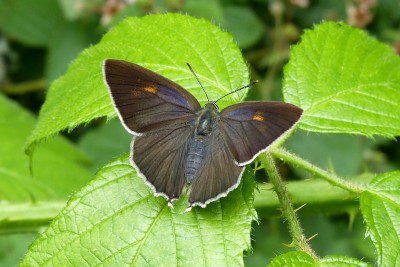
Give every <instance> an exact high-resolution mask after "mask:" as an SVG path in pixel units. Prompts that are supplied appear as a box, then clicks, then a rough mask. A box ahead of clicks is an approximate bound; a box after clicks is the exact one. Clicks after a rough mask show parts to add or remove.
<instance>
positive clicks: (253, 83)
mask: <svg viewBox="0 0 400 267" xmlns="http://www.w3.org/2000/svg"><path fill="white" fill-rule="evenodd" d="M256 83H258V80H255V81H254V82H251V83H250V84H248V85H245V86H243V87H240V88H239V89H236V90H234V91H232V92H229V93H227V94H226V95H223V96H221V97H220V98H218V99H217V100H215V101H214V103H217V102H218V101H220V100H221V99H222V98H224V97H226V96H228V95H230V94H233V93H236V92H237V91H240V90H243V89H246V88H249V87H252V86H253V85H255V84H256Z"/></svg>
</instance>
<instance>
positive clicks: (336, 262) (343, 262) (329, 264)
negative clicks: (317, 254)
mask: <svg viewBox="0 0 400 267" xmlns="http://www.w3.org/2000/svg"><path fill="white" fill-rule="evenodd" d="M324 266H326V267H343V266H346V267H367V266H371V265H369V264H368V263H365V262H362V261H360V260H357V259H354V258H351V257H346V256H327V257H325V258H323V259H322V260H321V267H324Z"/></svg>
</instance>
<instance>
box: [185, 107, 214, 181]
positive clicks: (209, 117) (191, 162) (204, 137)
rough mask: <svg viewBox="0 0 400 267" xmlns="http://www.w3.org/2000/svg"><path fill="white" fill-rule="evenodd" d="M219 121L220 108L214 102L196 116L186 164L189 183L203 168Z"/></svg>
mask: <svg viewBox="0 0 400 267" xmlns="http://www.w3.org/2000/svg"><path fill="white" fill-rule="evenodd" d="M218 119H219V112H218V107H217V105H216V104H214V103H213V102H209V103H207V104H206V105H205V106H204V107H203V108H202V109H201V110H199V112H197V114H196V121H195V132H194V135H193V138H192V140H191V143H190V144H189V151H188V155H187V158H186V162H185V176H186V180H187V182H188V183H190V182H192V180H193V178H194V177H195V176H196V173H197V171H198V170H199V168H200V167H201V164H202V162H203V159H204V156H205V154H206V152H207V150H206V149H207V147H208V145H207V144H208V142H209V138H210V135H211V133H212V132H213V131H214V129H215V127H216V124H217V121H218Z"/></svg>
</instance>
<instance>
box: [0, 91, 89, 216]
mask: <svg viewBox="0 0 400 267" xmlns="http://www.w3.org/2000/svg"><path fill="white" fill-rule="evenodd" d="M0 118H1V119H0V129H1V131H0V140H1V142H0V155H2V156H1V157H0V200H7V201H9V202H18V203H23V202H25V203H26V202H28V203H30V202H32V200H36V201H39V200H48V199H66V197H67V196H68V195H69V194H71V192H72V191H74V190H77V189H79V188H80V187H81V186H83V185H84V184H86V182H87V181H88V180H89V179H90V178H91V174H90V173H89V172H88V171H87V170H86V168H85V167H84V166H82V165H83V164H84V163H86V164H87V163H88V161H89V160H88V157H87V156H86V155H84V154H83V153H82V152H80V151H78V150H77V149H76V148H75V147H74V146H73V145H72V144H71V143H69V142H67V141H66V140H65V139H63V138H61V137H60V138H56V139H55V140H54V141H53V142H50V143H48V144H44V145H43V146H41V147H40V148H38V149H37V153H36V154H35V156H34V157H33V159H32V173H31V172H30V170H29V164H30V162H29V157H28V156H27V155H25V153H24V146H25V141H26V138H27V137H28V135H29V133H30V131H32V129H33V127H34V125H35V122H36V120H35V118H34V117H33V116H32V115H31V114H29V113H28V112H26V111H25V110H23V109H22V108H21V107H19V106H18V105H17V104H16V103H14V102H13V101H11V100H9V99H7V98H5V97H4V96H3V95H1V94H0ZM0 203H1V204H2V205H5V206H7V203H6V202H0ZM0 210H1V208H0ZM2 215H3V214H0V217H1V218H2V219H4V217H2Z"/></svg>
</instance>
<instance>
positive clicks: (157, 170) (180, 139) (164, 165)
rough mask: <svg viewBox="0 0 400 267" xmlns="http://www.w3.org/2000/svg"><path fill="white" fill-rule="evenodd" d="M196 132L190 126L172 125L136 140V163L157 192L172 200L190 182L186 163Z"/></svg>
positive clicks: (176, 197)
mask: <svg viewBox="0 0 400 267" xmlns="http://www.w3.org/2000/svg"><path fill="white" fill-rule="evenodd" d="M192 135H193V129H192V128H191V127H190V126H183V127H179V128H172V127H169V128H165V129H163V130H159V131H156V132H152V133H147V134H145V135H141V136H137V137H136V138H135V139H134V141H133V142H132V146H133V147H132V161H133V163H134V166H135V167H136V169H137V170H138V171H139V173H140V174H142V176H144V178H145V179H146V181H147V182H148V183H150V184H151V186H152V187H153V189H154V190H155V192H156V193H157V194H161V195H163V196H165V197H166V198H167V199H169V200H170V201H172V200H174V199H178V198H179V196H180V195H181V193H182V190H183V188H184V186H185V184H186V178H185V175H184V169H183V166H184V162H185V159H186V155H187V150H188V146H189V141H190V140H191V138H192Z"/></svg>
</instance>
